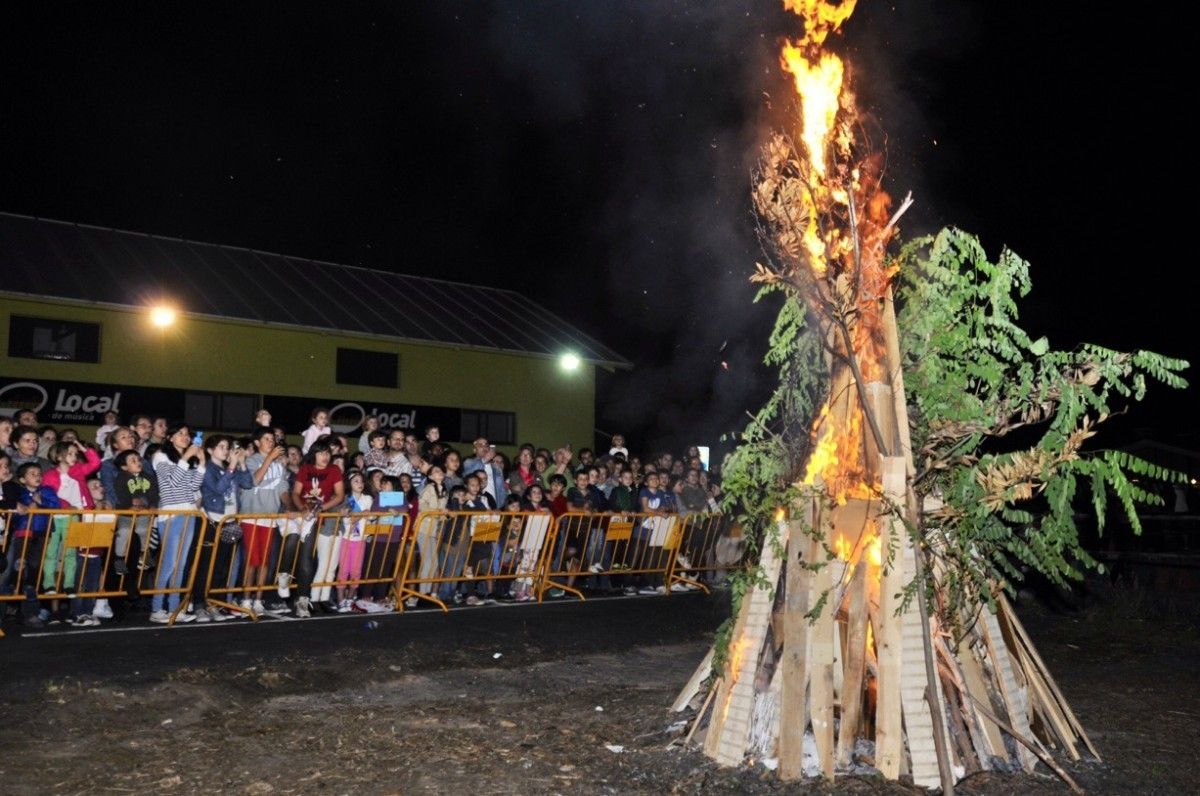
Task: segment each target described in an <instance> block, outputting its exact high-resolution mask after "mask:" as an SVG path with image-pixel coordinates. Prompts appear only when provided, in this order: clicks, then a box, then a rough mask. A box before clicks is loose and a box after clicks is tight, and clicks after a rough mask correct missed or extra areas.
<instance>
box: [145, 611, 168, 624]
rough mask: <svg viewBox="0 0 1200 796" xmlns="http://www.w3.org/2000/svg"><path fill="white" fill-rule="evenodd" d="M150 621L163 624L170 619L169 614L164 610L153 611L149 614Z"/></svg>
mask: <svg viewBox="0 0 1200 796" xmlns="http://www.w3.org/2000/svg"><path fill="white" fill-rule="evenodd" d="M150 621H151V622H153V623H154V624H156V625H165V624H166V623H167V622H170V621H171V615H170V614H169V613H167V612H166V611H155V612H154V613H152V614H150Z"/></svg>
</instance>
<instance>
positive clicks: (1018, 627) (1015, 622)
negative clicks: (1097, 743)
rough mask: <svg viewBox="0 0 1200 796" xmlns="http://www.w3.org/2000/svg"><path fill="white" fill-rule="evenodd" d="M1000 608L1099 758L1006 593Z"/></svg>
mask: <svg viewBox="0 0 1200 796" xmlns="http://www.w3.org/2000/svg"><path fill="white" fill-rule="evenodd" d="M1000 609H1001V610H1002V611H1003V612H1004V619H1005V621H1006V622H1007V623H1008V626H1009V627H1011V628H1012V629H1013V633H1014V634H1015V635H1016V637H1017V640H1018V641H1019V642H1020V643H1022V644H1023V645H1024V646H1025V649H1026V650H1028V652H1029V654H1030V656H1031V657H1032V658H1033V661H1034V663H1036V664H1037V666H1038V670H1039V671H1040V672H1041V674H1042V676H1043V678H1044V679H1045V681H1046V685H1047V686H1048V687H1049V688H1050V693H1051V694H1053V695H1054V698H1055V699H1056V700H1058V704H1059V705H1060V706H1061V707H1062V710H1063V714H1064V715H1065V716H1066V718H1067V721H1069V722H1070V723H1071V726H1072V727H1074V728H1075V732H1076V734H1077V735H1078V736H1079V737H1080V738H1081V739H1082V740H1083V743H1084V744H1085V745H1086V746H1087V748H1088V751H1090V752H1091V753H1092V755H1093V756H1095V758H1096V759H1097V760H1099V759H1100V753H1099V752H1097V751H1096V747H1094V746H1092V740H1091V739H1090V738H1088V735H1087V732H1086V731H1085V730H1084V729H1083V725H1082V724H1080V723H1079V719H1077V718H1075V713H1074V712H1073V711H1072V710H1071V705H1070V703H1068V702H1067V699H1066V697H1064V696H1063V693H1062V691H1060V690H1059V688H1058V683H1056V682H1055V681H1054V677H1053V676H1052V675H1051V674H1050V669H1049V668H1048V667H1047V666H1046V662H1045V661H1043V660H1042V656H1041V655H1039V654H1038V651H1037V647H1035V646H1034V644H1033V641H1032V640H1031V639H1030V638H1029V634H1028V633H1027V632H1025V626H1024V625H1022V624H1021V620H1020V619H1018V618H1017V615H1016V613H1015V612H1014V611H1013V608H1012V606H1011V605H1009V602H1008V597H1006V596H1005V595H1004V594H1001V595H1000Z"/></svg>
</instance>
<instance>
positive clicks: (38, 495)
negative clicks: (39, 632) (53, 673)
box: [6, 462, 61, 628]
mask: <svg viewBox="0 0 1200 796" xmlns="http://www.w3.org/2000/svg"><path fill="white" fill-rule="evenodd" d="M17 484H18V485H19V486H20V487H21V494H20V497H18V498H17V500H18V502H19V503H20V506H21V507H24V508H26V509H57V508H59V507H60V505H61V504H60V503H59V500H58V495H56V494H55V493H54V490H53V489H51V488H50V487H48V486H46V485H45V484H43V483H42V468H41V467H40V466H39V465H38V464H37V463H36V462H26V463H24V464H22V465H21V466H19V467H18V468H17ZM18 511H20V512H21V514H23V515H24V516H20V515H18V519H17V520H16V521H15V522H14V523H13V525H14V526H15V527H14V528H13V530H12V538H10V539H9V540H8V553H7V555H6V560H7V563H8V568H7V570H6V580H7V581H8V582H11V583H13V584H14V587H13V591H14V593H18V592H20V591H21V590H22V589H24V590H25V603H24V609H23V611H22V613H23V617H24V620H25V626H26V627H33V628H39V627H44V626H45V624H46V620H48V619H49V618H50V612H49V611H48V610H46V609H44V608H42V609H40V610H39V608H38V601H37V586H38V567H39V566H40V565H41V561H42V549H43V547H44V546H45V542H46V529H47V527H48V526H49V525H50V517H49V515H46V514H34V515H32V516H31V515H29V514H27V513H25V512H24V511H22V509H21V508H20V507H18Z"/></svg>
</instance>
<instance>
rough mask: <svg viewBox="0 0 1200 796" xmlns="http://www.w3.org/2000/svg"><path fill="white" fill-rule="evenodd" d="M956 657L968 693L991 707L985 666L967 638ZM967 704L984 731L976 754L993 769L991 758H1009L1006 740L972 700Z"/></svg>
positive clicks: (977, 742) (978, 741)
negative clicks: (984, 672)
mask: <svg viewBox="0 0 1200 796" xmlns="http://www.w3.org/2000/svg"><path fill="white" fill-rule="evenodd" d="M956 657H957V659H958V664H959V670H960V671H961V672H962V675H963V682H964V685H965V686H966V689H967V693H968V694H969V695H970V696H971V697H974V698H975V699H976V700H978V701H980V702H982V703H984V704H987V705H990V704H991V697H990V696H989V694H988V690H987V685H985V683H984V674H983V666H982V665H981V664H980V663H979V659H978V658H977V657H975V651H974V649H972V647H971V644H970V642H969V641H968V640H967V639H966V638H964V639H963V640H962V641H960V642H959V644H958V655H957V656H956ZM966 702H967V707H968V708H969V709H970V710H971V711H972V713H973V714H974V717H975V723H976V725H977V726H979V727H981V728H982V730H983V731H982V733H981V735H980V737H979V738H977V739H976V743H975V749H976V753H977V754H979V756H980V762H982V763H983V766H984V768H991V761H990V760H989V758H990V757H993V756H994V757H1001V758H1004V757H1008V752H1007V751H1005V749H1004V738H1003V737H1002V736H1001V735H1000V728H999V727H997V726H996V725H995V724H993V723H992V722H990V721H985V720H984V719H983V716H982V714H980V713H979V711H978V710H976V708H975V705H974V703H973V702H972V701H971V699H970V698H968V699H967V700H966Z"/></svg>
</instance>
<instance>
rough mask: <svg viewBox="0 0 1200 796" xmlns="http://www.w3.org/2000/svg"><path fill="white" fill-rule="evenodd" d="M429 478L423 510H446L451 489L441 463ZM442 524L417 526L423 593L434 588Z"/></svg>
mask: <svg viewBox="0 0 1200 796" xmlns="http://www.w3.org/2000/svg"><path fill="white" fill-rule="evenodd" d="M428 478H429V482H428V483H427V484H425V488H424V489H423V490H421V498H420V500H421V511H422V512H427V511H445V510H446V504H447V503H448V502H449V500H450V490H448V489H446V485H445V482H446V471H445V470H443V469H442V468H441V466H439V465H436V464H434V465H430V467H429V473H428ZM441 526H442V523H441V522H439V521H436V520H426V521H425V522H422V523H420V525H419V526H418V527H417V549H418V550H419V551H420V553H421V565H420V567H419V568H418V570H417V577H418V578H419V579H420V581H421V583H420V586H419V589H420V591H421V593H422V594H429V593H430V592H431V591H432V590H433V583H431V582H430V578H433V577H434V576H435V574H436V573H437V566H438V555H437V548H438V542H439V539H438V537H439V536H440V531H441ZM408 605H409V607H412V606H414V605H416V600H415V598H410V601H409V603H408Z"/></svg>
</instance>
